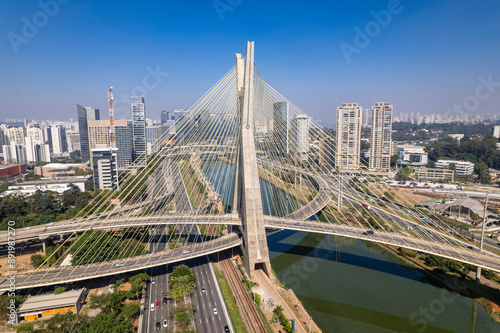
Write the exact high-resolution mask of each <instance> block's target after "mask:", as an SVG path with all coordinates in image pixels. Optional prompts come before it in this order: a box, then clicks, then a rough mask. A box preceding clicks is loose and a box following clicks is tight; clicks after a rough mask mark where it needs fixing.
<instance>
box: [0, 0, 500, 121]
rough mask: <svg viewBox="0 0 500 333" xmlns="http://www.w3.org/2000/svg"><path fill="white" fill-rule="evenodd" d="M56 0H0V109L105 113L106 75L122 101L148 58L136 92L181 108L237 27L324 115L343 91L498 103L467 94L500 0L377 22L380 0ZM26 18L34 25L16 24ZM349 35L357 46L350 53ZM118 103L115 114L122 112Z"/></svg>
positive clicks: (404, 107)
mask: <svg viewBox="0 0 500 333" xmlns="http://www.w3.org/2000/svg"><path fill="white" fill-rule="evenodd" d="M54 1H55V2H56V3H59V2H57V1H58V0H42V1H41V2H42V3H53V2H54ZM59 1H60V2H61V3H65V2H67V3H65V4H60V5H59V8H58V10H57V13H55V14H54V15H53V17H52V16H50V15H47V14H43V13H44V12H43V9H42V7H41V6H40V5H39V3H38V2H37V1H26V0H4V1H2V2H1V3H0V13H1V14H0V15H1V20H0V64H1V65H0V120H4V119H5V118H35V119H40V120H42V119H61V120H65V119H69V118H76V104H77V103H79V104H81V105H83V106H94V107H97V108H100V109H101V113H104V114H105V115H106V114H107V110H108V106H107V89H108V87H109V86H110V85H112V86H114V90H115V99H117V100H118V103H121V100H122V98H121V97H120V96H129V95H131V93H132V90H133V88H134V87H136V86H141V85H142V82H143V79H144V77H145V76H146V75H148V72H147V70H146V68H147V67H149V68H152V69H154V68H156V67H157V66H158V67H159V68H160V71H162V72H166V73H168V76H166V77H162V78H161V79H162V82H161V83H159V84H158V86H157V87H155V88H154V89H151V90H148V91H147V93H146V108H147V116H148V117H150V118H153V119H157V118H159V113H160V112H161V110H173V109H175V108H186V109H187V108H189V107H190V106H191V105H192V104H193V103H194V102H195V101H196V100H197V99H198V98H199V97H201V96H202V94H203V93H204V92H206V91H207V90H208V89H209V88H210V87H211V86H212V85H213V84H214V83H215V82H216V81H217V80H218V79H219V78H220V77H222V76H223V75H224V74H225V73H226V72H227V71H228V70H229V69H230V68H231V67H232V66H233V65H234V61H235V60H234V53H236V52H238V53H244V51H245V44H246V41H247V40H252V41H255V50H256V55H255V58H256V63H257V65H258V66H259V68H260V70H261V72H262V74H263V76H264V78H265V79H266V81H267V82H268V83H269V84H270V85H271V86H273V87H274V88H275V89H276V90H278V91H279V92H281V93H282V94H283V95H285V96H286V97H287V98H288V99H290V100H291V101H292V102H293V103H295V104H296V105H297V106H298V107H299V108H301V109H302V110H303V111H304V112H306V113H307V114H309V115H311V116H312V117H313V118H315V119H319V120H323V121H325V123H333V118H334V117H335V110H336V106H338V105H339V104H341V103H343V102H358V103H359V104H360V105H362V106H363V107H365V108H369V107H371V105H373V103H374V102H377V101H388V102H391V103H392V104H393V105H394V109H395V110H394V111H395V114H396V115H397V114H398V113H399V112H400V111H402V112H421V113H422V114H424V113H445V112H447V111H446V110H447V109H449V108H451V107H453V104H455V103H458V104H463V103H464V101H465V100H467V98H469V99H468V100H467V102H469V103H471V104H470V105H471V106H470V107H469V109H471V110H472V112H473V113H487V112H490V113H494V112H496V113H500V83H498V84H496V86H495V85H493V86H490V87H489V89H490V90H492V91H490V92H489V91H487V90H485V89H487V88H481V89H480V93H481V96H482V97H481V99H480V100H479V99H477V98H476V102H477V101H479V103H478V104H477V105H474V98H475V97H474V96H475V95H476V92H475V89H476V87H477V86H478V85H479V84H480V81H479V80H478V77H479V76H482V77H484V78H485V79H486V80H487V79H488V76H491V78H492V80H493V81H494V82H500V2H499V1H491V0H475V1H473V0H470V1H462V0H443V1H432V0H413V1H410V0H402V1H401V2H400V5H399V6H397V7H395V8H396V9H394V10H393V12H394V13H393V14H391V17H390V22H389V23H388V24H384V25H385V26H382V25H380V24H379V25H378V27H379V28H380V29H378V30H377V25H373V24H370V22H371V21H374V17H373V16H372V14H371V12H379V11H381V10H387V8H388V6H389V5H390V3H391V2H393V1H392V0H391V1H386V0H384V1H378V0H370V1H291V0H287V1H269V0H268V1H260V0H252V1H250V0H220V1H219V3H225V4H228V6H229V7H230V9H231V10H227V11H225V12H224V13H222V18H223V20H221V16H220V15H219V13H218V12H217V10H216V9H215V7H214V1H213V0H207V1H201V0H199V1H196V0H194V1H187V0H184V1H168V0H163V1H144V2H140V1H125V0H122V1H78V0H69V1H68V0H64V1H63V0H59ZM231 2H232V3H233V4H234V5H230V4H229V3H231ZM49 7H50V8H51V9H52V10H53V6H52V7H51V6H49ZM23 20H24V21H23ZM26 21H27V22H28V23H29V24H33V23H37V24H38V25H39V26H40V27H38V28H37V29H38V31H37V32H33V31H29V29H27V27H24V32H23V26H25V25H27V24H26V23H25V22H26ZM372 23H373V22H372ZM29 24H28V25H29ZM35 27H36V26H35ZM356 27H358V28H359V29H361V30H362V31H364V30H365V29H366V28H367V27H368V28H372V29H373V30H371V32H370V35H372V37H369V38H370V40H369V43H366V41H364V44H363V43H361V44H360V43H359V41H358V43H357V44H356V42H355V36H356V31H355V28H356ZM342 43H344V44H342ZM347 44H349V45H350V46H352V47H356V45H357V46H358V47H357V52H358V53H353V54H351V56H350V62H348V61H347V59H346V57H345V56H344V54H343V52H342V49H341V45H347ZM366 44H367V45H366ZM16 48H17V52H16V50H15V49H16ZM151 83H153V82H151ZM487 93H489V94H487ZM485 94H486V95H488V96H487V97H485ZM471 96H472V97H471ZM124 105H125V104H123V103H122V104H121V108H120V112H119V114H118V118H127V117H130V112H124V111H123V110H125V107H124Z"/></svg>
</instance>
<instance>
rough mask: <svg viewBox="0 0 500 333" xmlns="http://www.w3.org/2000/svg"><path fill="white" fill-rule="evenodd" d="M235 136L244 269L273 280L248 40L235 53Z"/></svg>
mask: <svg viewBox="0 0 500 333" xmlns="http://www.w3.org/2000/svg"><path fill="white" fill-rule="evenodd" d="M236 71H237V73H236V80H237V96H238V109H239V110H238V113H239V114H238V116H239V117H238V118H239V119H238V120H239V138H238V145H237V147H238V154H237V161H236V170H235V182H234V201H233V211H234V212H238V214H239V216H240V217H241V219H242V221H243V226H242V229H241V231H242V234H243V246H242V248H243V253H244V254H245V269H246V271H247V274H248V275H249V277H250V279H252V280H255V274H254V272H255V269H259V268H262V269H263V270H264V271H265V273H266V274H267V275H268V276H269V278H270V279H274V275H273V274H272V270H271V262H270V260H269V249H268V247H267V239H266V233H265V227H264V212H263V210H262V198H261V194H260V185H259V172H258V168H257V154H256V151H255V141H254V121H253V111H254V76H255V71H254V43H253V42H248V43H247V48H246V54H245V59H244V60H243V58H242V56H241V54H236Z"/></svg>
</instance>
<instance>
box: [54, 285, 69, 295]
mask: <svg viewBox="0 0 500 333" xmlns="http://www.w3.org/2000/svg"><path fill="white" fill-rule="evenodd" d="M65 291H66V287H59V288H56V289H54V295H59V294H62V293H63V292H65Z"/></svg>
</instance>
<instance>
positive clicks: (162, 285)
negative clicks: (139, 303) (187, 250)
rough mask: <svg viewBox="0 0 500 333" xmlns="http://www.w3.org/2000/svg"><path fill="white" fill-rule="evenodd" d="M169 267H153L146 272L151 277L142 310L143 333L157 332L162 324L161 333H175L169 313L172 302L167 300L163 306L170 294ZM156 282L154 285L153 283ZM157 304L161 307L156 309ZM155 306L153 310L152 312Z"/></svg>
mask: <svg viewBox="0 0 500 333" xmlns="http://www.w3.org/2000/svg"><path fill="white" fill-rule="evenodd" d="M168 268H169V266H168V265H162V266H158V267H152V268H149V269H147V270H146V273H147V274H148V275H149V276H151V279H150V281H149V282H148V283H147V284H146V286H147V287H146V295H145V305H144V308H143V309H141V310H143V311H144V312H143V313H144V315H143V317H142V318H141V319H142V320H143V326H142V331H143V332H144V333H149V332H156V331H157V330H156V323H160V330H159V331H160V332H173V327H174V324H173V322H171V320H170V319H169V313H170V310H171V309H172V306H173V302H172V300H168V299H167V304H163V303H164V302H163V299H164V298H166V297H167V296H166V295H167V292H168V274H167V272H168ZM152 281H154V283H152ZM156 302H160V307H156ZM151 304H153V310H151ZM164 320H167V327H163V322H164Z"/></svg>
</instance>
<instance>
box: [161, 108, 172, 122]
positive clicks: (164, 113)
mask: <svg viewBox="0 0 500 333" xmlns="http://www.w3.org/2000/svg"><path fill="white" fill-rule="evenodd" d="M169 120H174V114H173V113H172V112H167V111H162V112H161V115H160V122H161V124H166V123H167V121H169Z"/></svg>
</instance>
